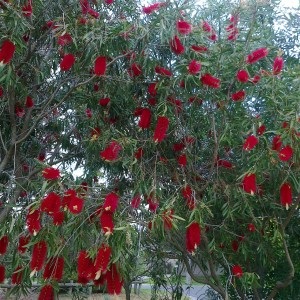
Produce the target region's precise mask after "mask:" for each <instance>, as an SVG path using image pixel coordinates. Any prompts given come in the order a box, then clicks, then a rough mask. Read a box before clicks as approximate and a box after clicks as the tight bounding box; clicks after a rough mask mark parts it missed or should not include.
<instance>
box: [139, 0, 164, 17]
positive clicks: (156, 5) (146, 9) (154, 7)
mask: <svg viewBox="0 0 300 300" xmlns="http://www.w3.org/2000/svg"><path fill="white" fill-rule="evenodd" d="M165 5H166V3H165V2H158V3H154V4H151V5H149V6H146V7H143V9H142V11H143V13H144V14H146V15H150V14H152V13H153V12H155V11H156V10H159V9H160V8H161V7H163V6H165Z"/></svg>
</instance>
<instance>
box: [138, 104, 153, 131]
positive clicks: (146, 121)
mask: <svg viewBox="0 0 300 300" xmlns="http://www.w3.org/2000/svg"><path fill="white" fill-rule="evenodd" d="M150 123H151V110H150V109H149V108H142V109H141V114H140V120H139V123H138V126H139V127H140V128H142V129H147V128H149V127H150Z"/></svg>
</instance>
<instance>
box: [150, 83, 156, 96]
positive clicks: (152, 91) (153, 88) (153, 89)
mask: <svg viewBox="0 0 300 300" xmlns="http://www.w3.org/2000/svg"><path fill="white" fill-rule="evenodd" d="M148 93H149V94H150V95H151V96H153V97H155V96H156V94H157V82H152V83H150V84H149V86H148Z"/></svg>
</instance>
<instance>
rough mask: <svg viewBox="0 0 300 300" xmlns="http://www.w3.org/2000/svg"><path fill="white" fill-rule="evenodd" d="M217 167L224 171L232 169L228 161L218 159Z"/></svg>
mask: <svg viewBox="0 0 300 300" xmlns="http://www.w3.org/2000/svg"><path fill="white" fill-rule="evenodd" d="M217 166H218V167H223V168H225V169H232V168H233V165H232V163H231V162H230V161H228V160H225V159H218V160H217Z"/></svg>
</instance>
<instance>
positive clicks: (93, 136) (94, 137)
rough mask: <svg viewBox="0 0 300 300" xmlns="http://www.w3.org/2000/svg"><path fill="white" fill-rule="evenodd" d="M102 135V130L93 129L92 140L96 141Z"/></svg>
mask: <svg viewBox="0 0 300 300" xmlns="http://www.w3.org/2000/svg"><path fill="white" fill-rule="evenodd" d="M100 134H101V129H100V128H99V127H96V128H93V129H91V140H92V141H96V140H97V139H98V137H99V136H100Z"/></svg>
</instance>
